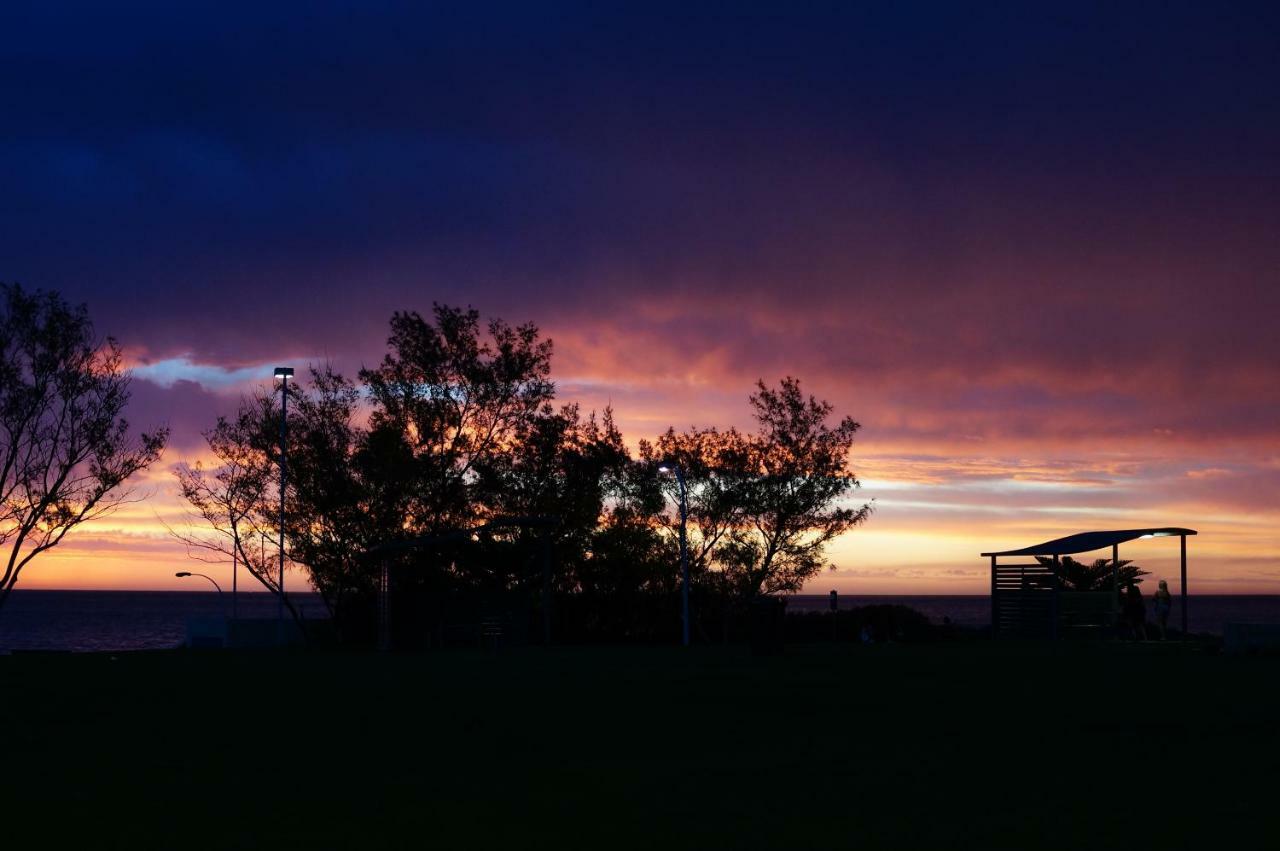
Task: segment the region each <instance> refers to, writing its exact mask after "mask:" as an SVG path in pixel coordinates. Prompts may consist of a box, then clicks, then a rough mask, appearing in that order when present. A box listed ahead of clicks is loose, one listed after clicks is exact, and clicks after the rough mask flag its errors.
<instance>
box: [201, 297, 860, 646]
mask: <svg viewBox="0 0 1280 851" xmlns="http://www.w3.org/2000/svg"><path fill="white" fill-rule="evenodd" d="M387 349H388V351H387V354H386V356H385V357H384V358H383V360H382V362H381V364H380V365H379V366H378V367H376V368H373V369H365V370H362V371H361V372H360V373H359V380H358V382H352V381H350V380H348V379H346V378H344V377H343V376H341V375H338V374H337V373H335V372H333V371H332V370H330V369H328V368H324V369H317V370H312V372H311V375H310V378H309V380H306V381H300V382H298V383H296V384H294V385H292V386H291V387H290V398H289V422H288V430H287V432H288V453H289V469H290V476H289V485H288V491H287V493H286V495H285V499H286V512H285V517H286V521H285V522H286V524H287V525H286V528H285V539H286V542H287V546H286V551H287V555H288V559H289V560H290V562H291V563H292V564H295V565H298V566H301V567H302V568H304V569H305V570H306V572H307V575H308V576H309V578H310V580H311V582H312V584H313V585H314V586H315V588H316V589H317V590H318V591H319V592H320V593H321V595H322V596H323V597H324V599H325V601H326V602H327V603H328V604H329V606H330V608H331V610H333V611H334V612H335V613H339V612H340V611H341V609H342V608H343V605H344V601H347V600H363V601H364V602H365V603H366V604H367V603H368V601H370V600H371V599H372V598H373V596H374V594H375V593H376V588H377V580H378V571H379V570H380V568H379V566H378V564H376V563H375V560H371V559H369V558H366V557H365V554H367V553H370V552H382V553H385V552H388V550H387V549H386V546H385V545H397V544H406V545H407V544H412V548H410V549H409V550H407V551H404V552H402V554H399V555H396V556H395V559H397V561H396V564H398V565H399V566H400V567H402V568H404V569H405V570H406V571H407V573H403V574H402V575H404V576H408V577H411V579H406V580H405V581H406V582H411V583H412V584H413V586H414V587H415V588H416V589H417V591H415V593H419V592H421V593H426V594H438V593H440V592H442V593H444V594H454V593H459V592H461V593H471V594H481V595H490V596H492V595H511V594H517V595H524V596H525V598H526V599H534V598H538V599H540V600H541V601H542V602H541V603H540V604H539V605H541V606H547V605H549V603H548V595H552V594H556V595H562V596H568V597H573V598H574V599H577V600H580V601H582V605H581V606H579V608H578V610H577V611H578V616H580V617H581V618H582V619H583V621H584V622H588V621H589V622H591V623H592V624H593V626H591V627H589V628H590V629H594V630H598V634H609V635H615V636H619V637H636V636H639V635H642V634H644V633H645V630H646V627H645V624H643V623H642V622H641V621H642V620H643V618H645V617H648V615H646V614H644V613H646V612H650V611H655V610H658V609H660V610H662V611H663V612H665V611H666V610H667V609H669V608H670V606H669V605H667V604H666V603H665V602H664V603H657V602H655V601H658V600H660V599H665V597H666V596H668V595H672V594H674V593H675V592H676V591H677V590H678V588H679V576H680V566H679V557H678V552H679V550H678V546H677V538H676V529H677V526H678V525H679V524H678V518H677V516H676V513H675V511H674V510H673V508H672V506H673V505H674V504H675V500H676V498H677V492H676V487H677V485H676V482H675V481H674V480H672V479H669V478H666V477H663V476H660V475H658V474H657V471H656V466H657V462H658V461H660V460H675V461H676V462H677V463H679V464H680V466H681V468H682V471H683V474H684V478H685V481H686V483H687V486H688V489H689V519H690V525H691V536H690V537H691V545H692V546H691V562H692V564H691V567H692V571H691V572H692V574H693V576H694V579H695V582H696V586H697V589H698V592H699V593H700V594H703V595H707V594H710V595H719V596H721V597H724V598H731V599H734V600H738V601H744V600H747V599H750V598H752V597H754V596H757V595H760V594H770V593H786V592H791V591H796V590H799V588H800V587H801V586H802V585H803V584H804V582H805V581H806V580H807V579H809V578H811V577H812V576H813V575H814V574H815V573H816V572H817V571H818V570H820V569H821V567H822V565H823V563H824V554H825V550H826V547H827V545H828V544H829V543H830V541H831V540H832V539H833V538H834V537H835V536H837V535H839V534H841V533H842V532H844V531H846V530H848V529H850V528H852V527H853V526H856V525H857V524H859V523H862V522H863V521H864V520H865V519H866V517H867V516H868V514H869V512H870V506H869V505H853V504H848V501H849V497H850V495H851V494H852V492H853V491H854V490H855V489H856V488H857V487H858V481H857V479H856V478H855V477H854V475H853V473H852V472H851V471H850V470H849V468H848V453H849V450H850V447H851V445H852V441H853V437H854V434H855V432H856V431H857V429H858V425H857V423H855V422H853V421H852V420H851V419H849V418H844V419H842V420H840V421H838V422H836V423H834V424H833V423H830V422H829V420H830V419H831V418H832V415H833V410H832V407H831V405H830V404H828V403H826V402H821V401H819V400H817V399H815V398H814V397H812V396H806V395H804V394H803V393H802V392H801V389H800V385H799V382H797V381H795V380H794V379H790V378H788V379H786V380H784V381H783V382H781V384H780V385H779V386H778V387H776V388H771V387H767V386H766V385H764V384H763V383H761V384H759V385H758V388H757V392H756V393H755V394H753V395H752V396H751V397H750V403H751V405H752V408H753V411H754V412H755V415H756V420H757V429H756V430H755V431H754V432H753V433H750V434H747V433H743V432H740V431H738V430H737V429H733V428H730V429H728V430H717V429H714V428H705V429H698V428H694V429H690V430H689V431H686V432H676V431H675V430H674V429H668V430H667V431H666V432H665V433H664V434H662V435H661V436H659V437H658V438H657V440H655V441H653V442H648V441H641V442H640V445H639V455H638V457H633V456H632V454H631V452H630V450H629V449H628V447H627V445H626V443H625V442H624V440H623V436H622V434H621V431H620V430H619V429H618V427H617V425H616V423H615V421H614V418H613V412H612V410H611V409H606V410H605V411H604V412H603V413H602V414H601V415H599V416H597V414H595V413H594V412H593V413H588V414H585V415H584V414H583V413H582V411H581V410H580V409H579V408H578V406H577V405H572V404H570V405H560V406H559V407H557V406H555V404H554V402H555V386H554V384H553V383H552V381H551V379H550V365H551V353H552V344H551V341H550V340H546V339H543V338H542V337H541V335H540V332H539V330H538V328H537V327H536V326H534V325H532V324H525V325H520V326H511V325H508V324H507V323H505V322H502V321H501V320H493V321H490V322H488V323H487V324H485V325H484V326H483V327H482V325H481V321H480V316H479V314H478V313H477V312H476V311H475V310H472V309H466V310H462V309H458V308H453V307H448V306H444V305H436V306H435V307H434V310H433V312H432V314H431V316H430V318H429V319H427V318H424V317H422V316H420V315H419V314H417V313H397V314H395V315H394V316H393V317H392V320H391V334H390V336H389V338H388V341H387ZM279 424H280V409H279V401H278V394H271V393H264V394H261V395H259V396H256V397H253V398H250V399H246V400H245V401H244V402H243V403H242V406H241V410H240V412H239V414H238V415H237V417H235V418H234V419H231V420H222V421H219V423H218V425H217V427H216V428H215V429H214V430H213V431H212V432H211V433H210V435H209V440H210V448H211V449H213V450H214V454H215V456H216V457H217V458H218V461H219V463H220V464H221V467H220V468H219V469H218V470H217V471H216V472H213V473H212V478H209V479H206V478H205V476H206V475H207V474H208V472H209V471H203V470H201V469H200V468H198V467H193V468H185V470H183V471H180V474H179V479H180V482H181V483H182V484H183V495H184V496H185V497H186V498H187V500H188V501H189V502H190V503H191V504H192V505H193V506H194V507H195V508H196V509H197V511H198V512H199V513H201V515H202V516H203V517H204V519H205V521H206V522H207V523H208V524H209V526H210V527H211V528H212V529H213V531H214V532H215V533H217V534H220V535H221V539H223V540H220V541H219V546H223V545H225V539H230V540H231V541H232V546H233V547H236V546H237V544H236V543H235V541H236V540H237V537H238V535H239V534H240V533H239V531H238V528H239V527H240V526H244V528H246V529H252V530H255V531H258V530H260V529H268V530H275V529H276V524H277V523H278V522H279V521H278V511H277V510H276V508H275V502H276V500H278V492H277V491H276V490H275V487H276V486H275V485H274V482H275V481H276V479H277V476H275V475H274V473H273V472H272V471H273V470H275V469H276V466H277V464H278V459H277V458H276V455H277V454H278V449H277V448H276V444H277V441H278V439H279V438H278V435H279ZM207 485H213V486H214V487H213V488H212V490H211V489H210V488H209V487H208V486H207ZM209 507H211V508H212V510H211V511H208V512H206V510H205V509H206V508H209ZM236 552H237V553H238V552H239V550H238V549H237V550H236ZM552 554H553V558H552V557H551V555H552ZM378 558H379V559H384V560H385V559H386V558H388V557H386V556H378ZM246 561H247V562H251V561H252V558H251V557H249V558H248V559H247V560H246ZM552 561H554V565H555V569H554V571H553V572H552V571H549V570H548V565H550V564H551V563H552ZM255 570H256V568H255ZM255 575H257V573H255ZM261 579H263V577H260V580H261ZM264 584H265V585H266V586H267V587H268V588H271V587H273V586H272V580H271V578H270V576H266V577H265V581H264ZM671 611H674V609H672V610H671Z"/></svg>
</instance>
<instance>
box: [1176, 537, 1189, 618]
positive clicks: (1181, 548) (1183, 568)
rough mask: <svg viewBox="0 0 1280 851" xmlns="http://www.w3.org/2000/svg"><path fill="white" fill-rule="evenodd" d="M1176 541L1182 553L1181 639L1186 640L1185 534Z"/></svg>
mask: <svg viewBox="0 0 1280 851" xmlns="http://www.w3.org/2000/svg"><path fill="white" fill-rule="evenodd" d="M1178 543H1179V544H1180V545H1181V546H1180V547H1179V549H1180V550H1181V555H1182V581H1181V589H1182V591H1181V593H1182V640H1183V641H1186V640H1187V536H1186V535H1179V536H1178Z"/></svg>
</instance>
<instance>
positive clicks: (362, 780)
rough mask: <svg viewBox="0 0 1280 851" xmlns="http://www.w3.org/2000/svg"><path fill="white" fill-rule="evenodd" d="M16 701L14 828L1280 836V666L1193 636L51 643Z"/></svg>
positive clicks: (784, 837) (0, 734)
mask: <svg viewBox="0 0 1280 851" xmlns="http://www.w3.org/2000/svg"><path fill="white" fill-rule="evenodd" d="M0 696H2V699H0V774H2V777H3V779H2V780H0V789H2V790H3V792H2V794H3V800H0V817H2V818H3V824H4V829H5V835H6V836H7V837H9V838H10V839H13V840H15V841H14V842H13V844H11V843H10V842H5V847H14V848H18V847H23V848H26V847H55V846H67V845H73V846H74V845H78V846H79V847H86V848H104V847H120V848H125V847H130V848H131V847H144V846H145V847H165V848H189V847H221V848H261V847H315V848H334V847H344V848H380V847H404V848H426V847H434V848H472V847H501V848H600V849H608V848H766V847H768V848H833V847H840V848H876V847H902V848H936V847H964V848H1040V847H1053V848H1100V847H1115V848H1119V847H1126V848H1139V847H1141V848H1147V847H1150V848H1167V847H1189V848H1214V847H1229V846H1231V845H1233V844H1236V843H1237V842H1240V841H1243V839H1244V838H1245V837H1249V836H1255V837H1259V838H1262V837H1267V836H1270V837H1271V839H1270V840H1266V839H1262V842H1261V847H1266V845H1267V844H1268V842H1269V841H1274V840H1275V837H1276V836H1278V835H1280V814H1277V809H1276V806H1277V805H1276V803H1275V800H1276V798H1275V795H1276V787H1277V784H1276V767H1277V764H1278V763H1277V757H1280V736H1278V735H1277V732H1276V731H1277V725H1278V724H1280V712H1278V710H1280V699H1278V698H1280V659H1276V658H1229V657H1223V656H1219V655H1214V654H1211V653H1208V652H1205V651H1204V650H1200V649H1190V648H1182V647H1177V646H1168V645H1165V646H1161V645H1155V644H1151V645H1119V644H1117V645H1109V646H1073V645H1058V646H1050V645H1006V644H1001V645H995V644H992V643H990V642H970V643H958V644H953V645H938V646H927V645H901V646H879V647H865V648H864V647H855V646H850V647H831V646H826V647H822V646H816V647H799V648H796V647H793V648H789V649H788V651H787V652H786V653H785V654H784V655H781V656H775V657H767V658H753V657H751V656H750V655H749V654H748V653H747V652H746V651H745V650H741V649H736V648H694V649H693V650H692V651H684V652H682V651H681V650H680V649H678V648H648V649H636V648H589V649H580V648H564V649H553V650H542V649H534V648H530V649H523V650H511V651H499V652H491V653H485V652H442V653H435V654H428V655H412V656H398V655H395V656H377V655H341V654H332V655H331V654H321V653H315V654H307V653H296V654H271V653H267V654H233V653H216V652H214V653H188V652H169V653H147V654H141V653H140V654H119V655H117V656H115V657H112V656H108V655H83V656H79V655H78V656H35V655H31V656H12V657H6V658H0ZM19 838H20V839H19ZM1251 844H1252V845H1257V844H1258V842H1257V841H1256V840H1255V841H1254V842H1253V843H1251Z"/></svg>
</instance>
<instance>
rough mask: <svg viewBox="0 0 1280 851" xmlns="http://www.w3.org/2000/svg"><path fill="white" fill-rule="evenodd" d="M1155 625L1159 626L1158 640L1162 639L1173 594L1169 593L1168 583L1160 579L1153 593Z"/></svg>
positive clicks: (1171, 605)
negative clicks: (1158, 585)
mask: <svg viewBox="0 0 1280 851" xmlns="http://www.w3.org/2000/svg"><path fill="white" fill-rule="evenodd" d="M1155 609H1156V625H1157V626H1159V627H1160V640H1161V641H1164V638H1165V627H1167V626H1168V625H1169V612H1170V611H1172V610H1173V595H1172V594H1170V593H1169V583H1168V582H1165V581H1164V580H1163V579H1161V580H1160V587H1159V588H1157V589H1156V594H1155Z"/></svg>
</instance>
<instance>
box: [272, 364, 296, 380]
mask: <svg viewBox="0 0 1280 851" xmlns="http://www.w3.org/2000/svg"><path fill="white" fill-rule="evenodd" d="M292 377H293V367H291V366H278V367H276V378H292Z"/></svg>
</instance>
